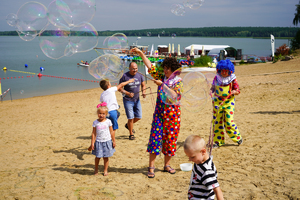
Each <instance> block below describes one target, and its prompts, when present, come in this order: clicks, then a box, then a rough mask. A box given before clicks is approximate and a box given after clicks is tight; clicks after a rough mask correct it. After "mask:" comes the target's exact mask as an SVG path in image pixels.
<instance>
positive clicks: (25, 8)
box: [16, 1, 48, 41]
mask: <svg viewBox="0 0 300 200" xmlns="http://www.w3.org/2000/svg"><path fill="white" fill-rule="evenodd" d="M47 12H48V11H47V8H46V7H45V6H44V5H43V4H41V3H38V2H33V1H32V2H27V3H25V4H24V5H22V6H21V7H20V8H19V10H18V12H17V17H18V19H19V20H18V24H17V26H16V27H17V32H18V33H19V35H21V36H20V37H21V38H22V37H23V36H24V35H25V36H24V38H25V40H26V39H27V38H30V37H32V38H34V37H35V36H37V35H38V34H39V33H40V32H43V30H44V28H45V27H46V26H47V24H48V18H47ZM24 38H22V39H24ZM26 41H29V40H26Z"/></svg>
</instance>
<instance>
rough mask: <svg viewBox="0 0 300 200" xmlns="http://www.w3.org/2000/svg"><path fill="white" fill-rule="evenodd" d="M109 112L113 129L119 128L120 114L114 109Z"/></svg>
mask: <svg viewBox="0 0 300 200" xmlns="http://www.w3.org/2000/svg"><path fill="white" fill-rule="evenodd" d="M108 114H109V117H108V119H110V121H111V123H112V128H113V130H117V129H119V125H118V118H119V116H120V115H118V111H117V110H112V111H109V112H108Z"/></svg>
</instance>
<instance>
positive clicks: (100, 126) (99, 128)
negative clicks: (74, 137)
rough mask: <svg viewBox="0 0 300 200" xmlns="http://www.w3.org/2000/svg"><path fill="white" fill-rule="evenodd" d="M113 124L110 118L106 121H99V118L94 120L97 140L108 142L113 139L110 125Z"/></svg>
mask: <svg viewBox="0 0 300 200" xmlns="http://www.w3.org/2000/svg"><path fill="white" fill-rule="evenodd" d="M110 126H112V123H111V121H110V120H109V119H106V120H105V121H104V122H99V121H98V120H97V119H96V120H95V121H94V122H93V127H95V128H96V135H97V136H96V141H97V142H107V141H109V140H111V135H110V131H109V127H110Z"/></svg>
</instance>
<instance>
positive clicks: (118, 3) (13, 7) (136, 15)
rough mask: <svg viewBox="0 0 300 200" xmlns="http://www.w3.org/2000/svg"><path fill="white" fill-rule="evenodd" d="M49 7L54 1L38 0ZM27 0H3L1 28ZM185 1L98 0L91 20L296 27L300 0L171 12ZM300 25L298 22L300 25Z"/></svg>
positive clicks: (112, 24)
mask: <svg viewBox="0 0 300 200" xmlns="http://www.w3.org/2000/svg"><path fill="white" fill-rule="evenodd" d="M35 1H36V2H39V3H42V4H44V5H45V6H46V7H47V6H48V5H49V3H50V2H51V1H52V0H35ZM26 2H28V1H25V0H1V1H0V31H7V30H14V27H11V26H9V25H8V24H7V23H6V16H7V15H8V14H10V13H15V14H16V13H17V12H18V9H19V8H20V7H21V6H22V5H23V4H24V3H26ZM180 3H183V0H147V1H146V0H96V8H97V11H96V14H95V16H94V18H93V20H92V21H91V22H90V23H91V24H92V25H93V26H94V27H95V28H96V30H98V31H103V30H136V29H147V28H175V27H179V28H193V27H212V26H253V27H259V26H271V27H290V26H291V27H294V25H293V23H292V22H293V18H294V13H295V12H296V11H295V9H296V6H295V5H296V4H298V3H299V0H251V1H245V0H205V1H204V3H203V5H202V6H201V7H200V8H199V9H196V10H191V9H189V8H185V11H186V13H185V16H180V17H179V16H176V15H174V14H173V13H171V11H170V7H171V5H172V4H180ZM298 27H299V25H298Z"/></svg>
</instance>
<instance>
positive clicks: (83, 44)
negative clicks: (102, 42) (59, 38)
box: [70, 23, 98, 53]
mask: <svg viewBox="0 0 300 200" xmlns="http://www.w3.org/2000/svg"><path fill="white" fill-rule="evenodd" d="M79 25H80V24H79ZM79 25H78V27H74V28H72V30H71V34H70V44H71V45H72V48H73V53H78V52H86V51H90V50H92V49H93V48H94V47H96V46H97V44H98V32H97V30H96V29H95V27H94V26H93V25H92V24H90V23H82V24H81V26H79Z"/></svg>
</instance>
